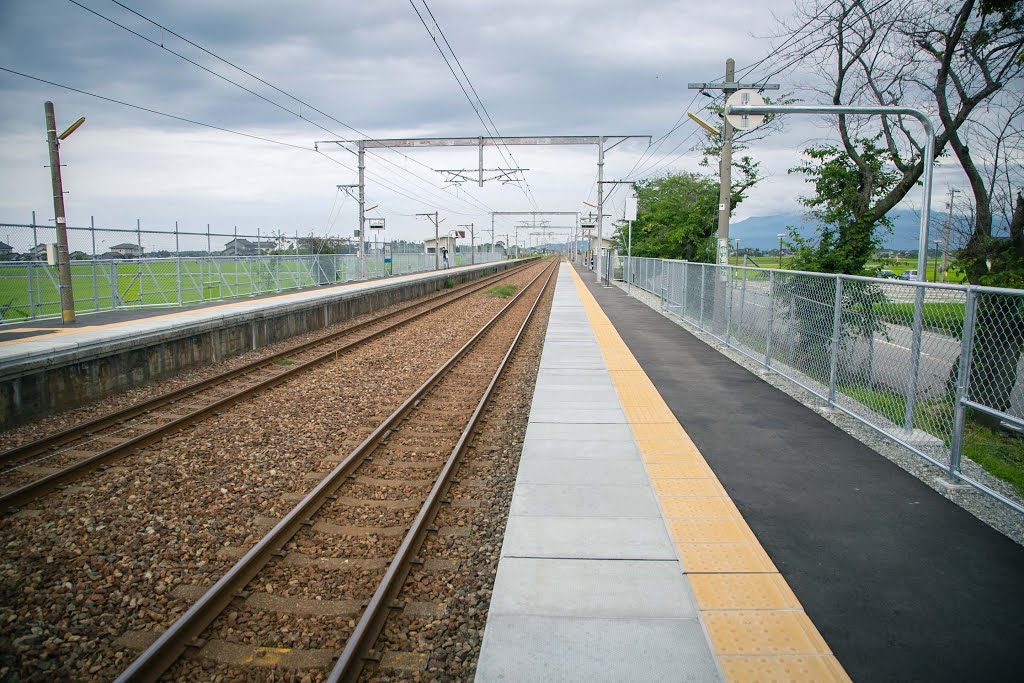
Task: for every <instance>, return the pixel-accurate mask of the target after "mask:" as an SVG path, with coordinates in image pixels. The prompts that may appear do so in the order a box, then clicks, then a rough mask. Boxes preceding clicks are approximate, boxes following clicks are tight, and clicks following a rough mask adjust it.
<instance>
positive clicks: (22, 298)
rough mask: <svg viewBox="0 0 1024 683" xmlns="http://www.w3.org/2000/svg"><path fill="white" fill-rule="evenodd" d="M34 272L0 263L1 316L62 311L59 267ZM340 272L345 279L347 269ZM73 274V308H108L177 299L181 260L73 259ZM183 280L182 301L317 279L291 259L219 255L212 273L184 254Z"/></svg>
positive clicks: (293, 286)
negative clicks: (243, 258)
mask: <svg viewBox="0 0 1024 683" xmlns="http://www.w3.org/2000/svg"><path fill="white" fill-rule="evenodd" d="M268 265H269V266H270V268H269V269H268ZM247 266H248V267H247ZM32 272H33V273H34V277H33V278H32V281H31V283H29V278H28V273H29V267H28V266H26V265H15V264H4V265H3V267H0V319H2V320H18V319H24V318H28V317H29V315H30V312H31V310H32V304H33V303H34V304H35V310H36V313H37V315H38V314H53V313H59V312H60V297H59V295H58V293H57V269H56V268H55V267H45V266H40V265H35V266H34V267H33V268H32ZM341 275H342V279H345V274H344V273H342V274H341ZM71 278H72V286H73V287H74V292H75V310H76V311H78V312H80V313H81V312H88V311H95V310H106V309H110V308H112V307H113V300H114V299H115V298H116V299H117V301H118V304H119V305H123V306H137V305H140V303H143V302H144V303H145V304H148V305H154V304H157V305H159V304H173V305H177V304H178V303H179V300H178V297H179V287H178V264H177V262H176V261H175V260H174V259H168V260H166V261H149V262H147V263H146V264H145V266H143V265H142V264H139V263H137V262H134V261H131V260H124V261H118V262H117V264H116V267H114V268H112V267H111V265H110V264H109V263H108V262H97V263H93V262H74V263H72V264H71ZM181 280H182V281H181V287H180V297H181V301H180V303H181V304H191V303H198V302H201V301H209V300H211V299H230V298H236V297H243V296H250V295H254V294H259V293H263V292H269V291H276V287H275V282H280V283H281V285H282V286H283V288H285V289H296V288H300V287H311V286H313V285H315V284H316V283H315V282H314V281H313V280H312V278H311V277H310V275H309V272H308V270H306V269H305V268H301V267H300V266H299V264H297V263H296V262H294V261H287V260H282V261H281V262H280V263H273V262H270V263H269V264H268V263H266V262H263V263H260V264H259V266H258V267H257V266H256V265H255V264H253V263H246V262H241V261H240V262H238V263H237V264H236V263H234V262H233V261H230V260H221V259H219V260H218V268H217V270H216V271H214V272H213V273H211V272H210V266H209V264H208V263H200V262H199V261H197V260H189V259H182V261H181ZM30 285H31V287H30Z"/></svg>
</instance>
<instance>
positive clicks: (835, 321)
mask: <svg viewBox="0 0 1024 683" xmlns="http://www.w3.org/2000/svg"><path fill="white" fill-rule="evenodd" d="M835 297H836V301H835V311H834V313H833V315H832V360H831V362H830V363H829V369H828V404H829V405H830V406H834V405H835V404H836V377H837V375H838V374H839V338H840V335H841V334H842V327H843V278H841V277H840V276H838V275H836V289H835Z"/></svg>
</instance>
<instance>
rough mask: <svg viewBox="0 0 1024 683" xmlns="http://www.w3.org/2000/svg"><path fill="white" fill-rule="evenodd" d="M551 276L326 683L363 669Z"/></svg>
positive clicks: (335, 682)
mask: <svg viewBox="0 0 1024 683" xmlns="http://www.w3.org/2000/svg"><path fill="white" fill-rule="evenodd" d="M554 272H555V269H552V270H551V271H550V272H548V277H547V280H546V281H545V282H544V285H543V286H542V287H541V291H540V294H539V295H538V296H537V300H536V301H534V302H533V305H532V306H531V307H530V310H529V312H528V313H527V314H526V319H525V320H524V321H523V324H522V325H521V326H520V327H519V331H518V332H517V333H516V336H515V338H514V339H513V340H512V344H511V345H510V346H509V348H508V350H507V351H506V352H505V356H504V357H503V358H502V359H501V363H500V364H499V365H498V369H497V370H495V372H494V375H493V376H492V377H491V381H490V383H489V384H488V385H487V388H486V389H485V390H484V393H483V396H482V397H481V399H480V401H479V403H477V406H476V409H475V410H474V411H473V415H472V416H471V417H470V419H469V422H468V423H467V425H466V428H465V429H463V430H462V434H461V435H460V436H459V440H458V443H456V444H455V447H454V448H453V449H452V452H451V454H450V455H449V456H448V459H447V461H445V464H444V467H443V469H442V470H441V474H440V476H439V477H438V480H437V482H435V483H434V486H433V487H432V488H431V489H430V493H429V494H428V495H427V499H426V501H425V502H424V503H423V507H422V508H421V509H420V512H419V514H418V515H416V519H415V520H414V521H413V523H412V527H411V528H410V529H409V531H408V533H407V534H406V536H405V538H404V539H403V540H402V545H401V546H399V548H398V551H397V552H396V553H395V559H393V560H392V561H391V564H390V565H389V566H388V569H387V572H386V573H385V574H384V578H382V579H381V581H380V584H379V585H378V586H377V590H376V591H375V592H374V594H373V597H372V598H371V599H370V602H369V603H368V604H367V607H366V609H365V610H364V611H363V615H362V617H361V618H360V619H359V622H358V623H357V624H356V627H355V629H354V630H353V631H352V635H350V636H349V639H348V641H347V642H346V643H345V649H344V650H343V651H342V653H341V655H340V656H339V658H338V662H337V663H336V664H335V666H334V669H333V670H332V671H331V674H330V676H328V678H327V681H328V683H338V682H339V681H342V680H345V681H355V680H356V679H358V678H359V674H360V673H361V671H362V668H363V665H364V664H365V662H366V660H367V658H368V656H369V652H370V648H371V647H372V645H373V643H374V642H376V640H377V637H378V636H379V635H380V632H381V631H382V630H383V628H384V623H385V622H386V621H387V618H388V613H389V611H390V607H391V605H392V604H393V601H394V599H395V598H396V597H397V595H398V593H399V591H401V588H402V585H403V584H404V583H405V579H406V578H407V576H408V574H409V569H410V563H411V560H412V559H413V558H414V554H415V553H416V552H418V551H419V549H420V547H422V545H423V541H424V539H425V538H426V535H427V532H428V531H429V527H428V525H429V524H430V523H431V522H432V521H433V519H434V518H435V517H436V515H437V512H438V507H439V506H440V504H441V502H442V500H443V496H444V495H445V494H447V492H448V489H449V488H450V487H451V484H452V481H451V479H452V474H453V473H454V472H455V467H456V465H457V464H458V461H459V458H460V457H461V456H462V453H463V451H464V450H465V448H466V444H467V442H468V441H469V440H470V438H471V437H472V436H473V434H474V432H475V430H476V428H477V426H478V424H479V422H480V416H481V414H482V413H483V410H484V408H485V407H486V406H487V403H488V402H489V401H490V398H491V394H492V393H493V392H494V387H495V386H497V384H498V380H499V379H501V376H502V374H503V373H504V372H505V367H506V366H507V365H508V362H509V359H510V358H511V357H512V354H513V353H514V352H515V350H516V347H517V346H519V341H520V339H522V337H523V334H524V333H525V332H526V326H527V325H529V323H530V320H531V319H532V318H533V313H534V311H536V310H537V306H538V305H539V304H540V302H541V299H543V298H544V292H545V291H547V287H548V285H549V283H550V282H551V278H552V276H553V275H554Z"/></svg>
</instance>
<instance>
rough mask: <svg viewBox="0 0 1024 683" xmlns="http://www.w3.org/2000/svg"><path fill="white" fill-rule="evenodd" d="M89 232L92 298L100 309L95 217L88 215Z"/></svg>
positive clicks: (97, 308)
mask: <svg viewBox="0 0 1024 683" xmlns="http://www.w3.org/2000/svg"><path fill="white" fill-rule="evenodd" d="M89 232H90V233H92V299H93V304H94V305H95V307H96V310H97V311H98V310H100V286H99V285H100V282H99V277H98V276H97V274H96V217H95V216H89Z"/></svg>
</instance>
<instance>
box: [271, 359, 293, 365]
mask: <svg viewBox="0 0 1024 683" xmlns="http://www.w3.org/2000/svg"><path fill="white" fill-rule="evenodd" d="M274 365H295V361H294V360H292V359H291V358H275V359H274Z"/></svg>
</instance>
